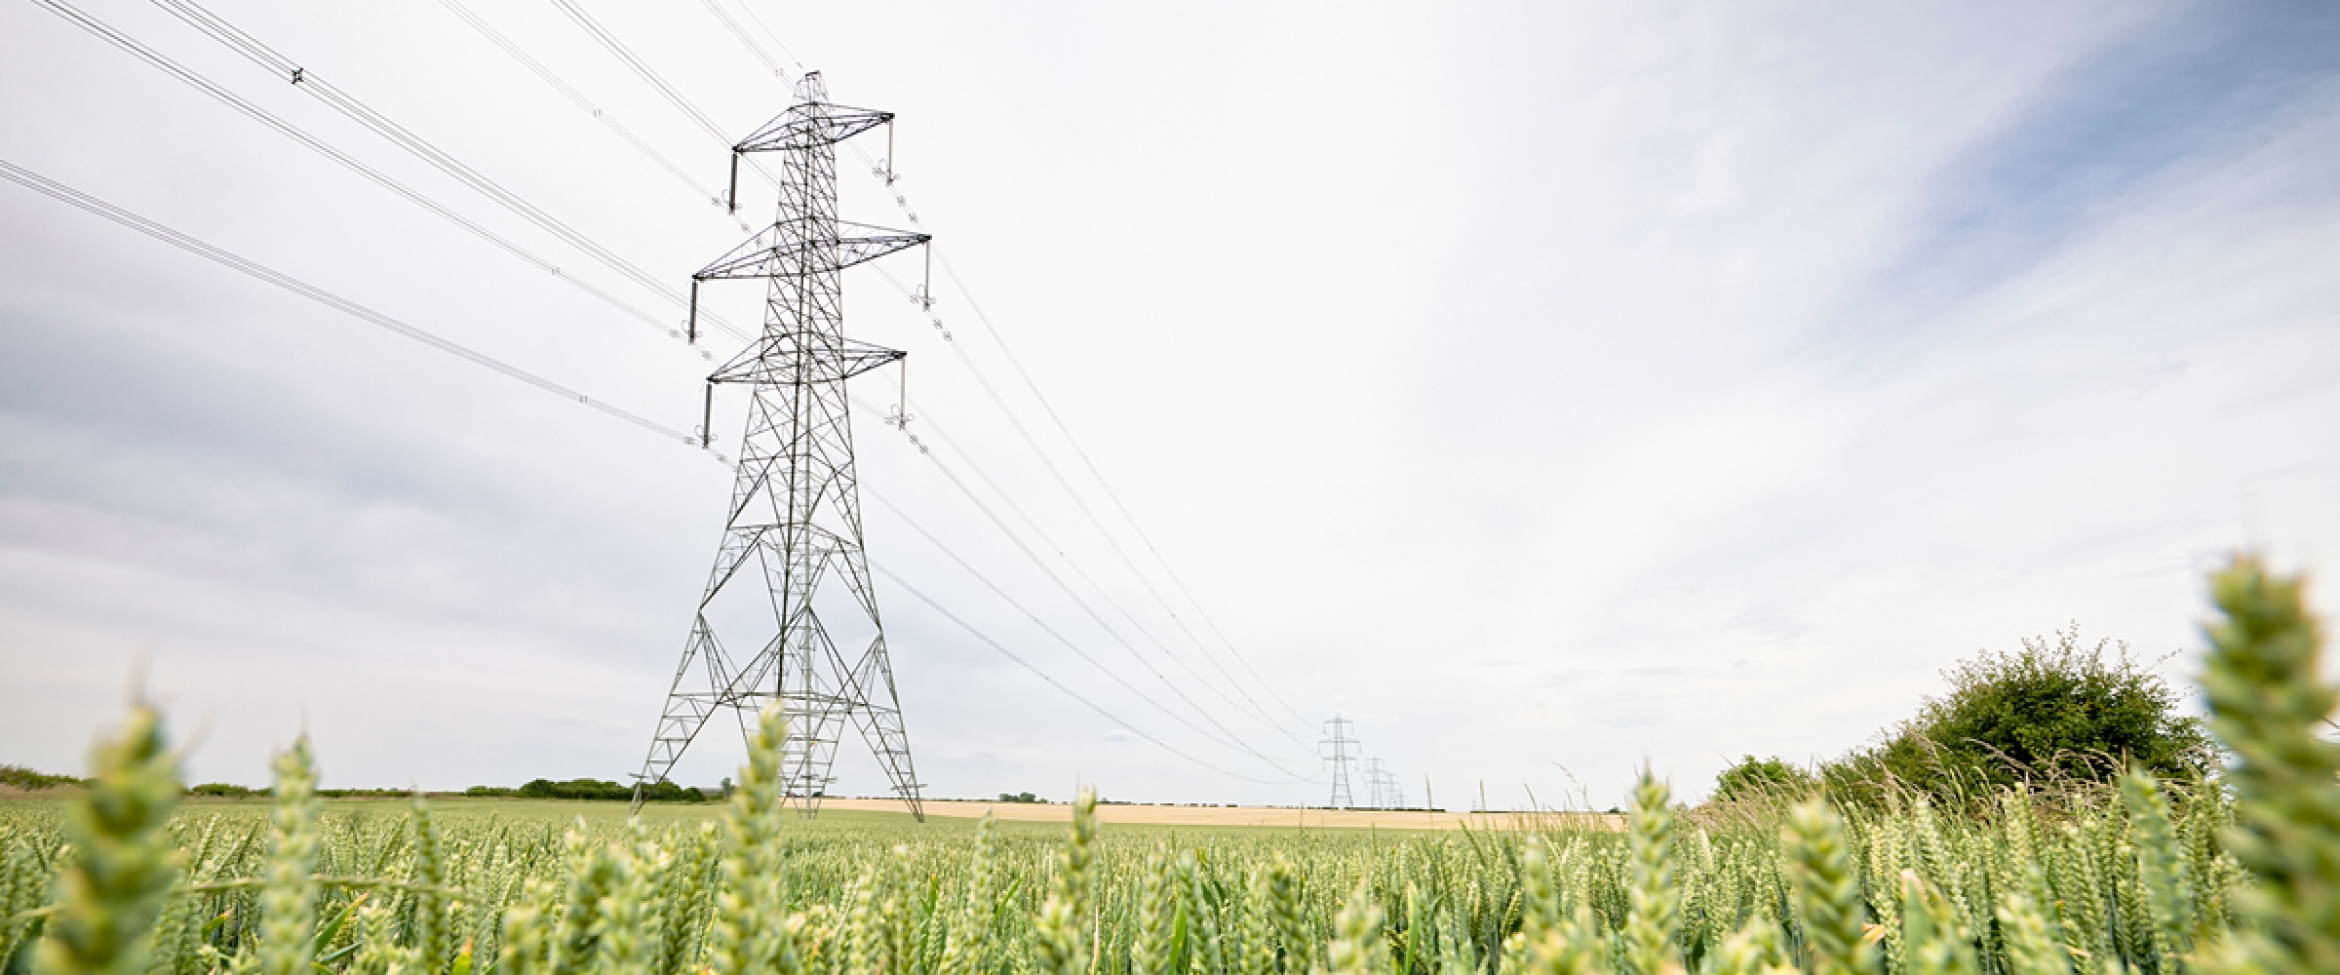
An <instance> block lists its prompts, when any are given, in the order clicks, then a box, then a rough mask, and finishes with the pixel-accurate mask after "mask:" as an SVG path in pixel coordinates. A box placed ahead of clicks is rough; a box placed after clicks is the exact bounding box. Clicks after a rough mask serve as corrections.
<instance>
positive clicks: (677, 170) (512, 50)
mask: <svg viewBox="0 0 2340 975" xmlns="http://www.w3.org/2000/svg"><path fill="white" fill-rule="evenodd" d="M439 3H440V5H442V6H444V7H446V8H447V9H448V11H450V12H452V13H453V14H454V15H455V16H457V17H459V18H462V20H463V22H464V23H465V24H467V25H469V26H470V27H471V29H472V30H474V31H477V32H478V33H479V35H480V36H482V37H485V38H487V39H488V41H489V42H490V43H493V44H494V45H495V46H496V47H497V48H499V49H501V50H502V51H503V52H504V53H505V54H507V55H510V56H511V58H512V60H514V61H518V62H520V66H521V67H524V68H527V69H528V70H529V72H530V73H532V74H534V75H536V77H537V79H538V80H540V81H542V82H544V83H545V84H547V85H551V86H552V89H553V90H554V91H557V92H559V93H561V96H562V97H564V98H567V99H568V100H569V101H570V102H572V103H574V104H575V105H576V106H577V107H578V108H581V109H584V110H585V112H586V114H588V115H591V116H592V117H593V119H594V121H597V122H600V123H601V124H603V125H606V126H609V129H610V131H612V132H615V133H617V134H618V136H619V137H620V138H623V139H625V140H626V144H627V145H630V146H633V147H634V151H636V152H639V153H641V154H642V155H643V156H644V157H646V158H648V159H649V160H650V161H652V162H655V163H657V164H658V165H659V166H660V167H661V168H663V169H665V170H666V171H667V172H668V173H671V174H673V176H674V178H675V179H678V180H681V181H682V183H683V185H685V186H688V187H690V188H691V189H692V191H694V192H696V193H697V194H698V195H699V198H700V199H702V200H705V201H707V202H708V203H709V204H710V205H712V206H714V207H716V208H718V209H720V208H722V207H724V206H725V205H726V204H725V202H724V199H723V194H721V193H718V192H716V191H715V190H713V189H711V188H709V187H707V186H705V185H702V184H701V183H700V182H699V181H698V180H697V179H695V178H693V177H692V176H691V174H690V173H688V172H686V171H684V170H683V168H682V166H681V165H680V164H677V163H676V162H675V161H674V160H672V159H668V158H667V157H666V154H665V153H663V152H659V151H658V150H657V149H656V148H654V147H652V146H651V145H650V144H649V143H648V142H644V141H642V137H641V136H638V135H635V134H634V130H632V129H629V128H626V127H625V126H624V125H623V124H620V123H619V122H618V120H617V116H616V115H613V114H610V113H609V112H606V111H603V110H602V108H601V106H599V105H596V104H594V103H593V101H592V100H591V99H589V98H586V97H585V95H584V94H583V93H582V92H579V91H578V90H577V89H576V88H575V87H574V86H572V85H570V84H569V83H568V82H566V81H563V80H561V77H560V76H559V75H556V74H554V73H553V72H552V69H551V68H547V67H545V66H544V63H543V62H541V61H538V60H537V59H535V58H534V57H531V56H529V54H528V52H527V51H525V50H522V49H521V48H520V45H518V44H514V43H512V40H511V38H508V37H505V36H504V34H503V32H501V31H498V30H496V29H495V28H494V27H493V26H490V25H489V24H488V22H487V21H485V20H481V19H480V17H479V15H478V14H475V13H472V12H471V8H469V7H466V6H464V5H463V3H462V0H439Z"/></svg>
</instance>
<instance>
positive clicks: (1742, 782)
mask: <svg viewBox="0 0 2340 975" xmlns="http://www.w3.org/2000/svg"><path fill="white" fill-rule="evenodd" d="M1819 786H1820V780H1819V779H1818V778H1817V777H1815V776H1814V775H1813V774H1812V773H1810V772H1808V771H1805V770H1804V769H1802V768H1800V767H1797V766H1794V765H1789V764H1788V763H1786V762H1784V761H1781V760H1780V759H1779V758H1778V757H1777V756H1774V757H1771V758H1756V757H1755V756H1753V755H1748V756H1746V757H1744V758H1741V759H1740V760H1739V761H1738V764H1735V765H1732V766H1731V767H1730V768H1727V769H1724V770H1722V774H1720V775H1717V776H1715V777H1714V801H1716V802H1746V801H1750V800H1763V799H1801V798H1803V797H1805V796H1808V795H1810V794H1811V793H1812V792H1813V790H1815V789H1817V788H1819Z"/></svg>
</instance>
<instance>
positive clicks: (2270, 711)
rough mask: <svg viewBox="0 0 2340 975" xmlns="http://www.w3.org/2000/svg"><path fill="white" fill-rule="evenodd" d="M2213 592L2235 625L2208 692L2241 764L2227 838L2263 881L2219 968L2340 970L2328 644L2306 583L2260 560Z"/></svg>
mask: <svg viewBox="0 0 2340 975" xmlns="http://www.w3.org/2000/svg"><path fill="white" fill-rule="evenodd" d="M2210 588H2211V595H2212V598H2213V599H2214V600H2215V601H2216V602H2217V604H2218V608H2219V610H2220V611H2221V612H2223V613H2224V614H2225V616H2226V620H2225V621H2224V622H2221V623H2213V624H2211V625H2210V626H2209V627H2208V633H2209V637H2210V646H2211V651H2210V658H2209V660H2208V662H2207V665H2206V667H2205V668H2204V670H2203V674H2202V689H2203V691H2204V692H2205V693H2206V695H2207V696H2208V697H2209V699H2210V728H2211V730H2212V731H2214V732H2216V733H2217V735H2218V739H2219V741H2221V742H2223V743H2224V744H2225V745H2226V747H2227V748H2229V749H2231V750H2232V751H2233V752H2234V757H2235V761H2234V765H2233V768H2232V769H2231V770H2230V771H2229V778H2228V781H2229V782H2231V783H2232V785H2233V787H2234V791H2235V796H2236V808H2235V820H2236V821H2235V825H2234V827H2233V828H2232V829H2230V830H2229V831H2228V832H2227V835H2226V843H2227V846H2228V849H2230V850H2232V851H2233V853H2234V855H2235V857H2236V858H2237V859H2239V860H2241V861H2242V864H2243V866H2245V867H2246V868H2248V869H2249V870H2250V872H2251V874H2252V875H2253V876H2254V877H2255V878H2256V879H2257V880H2258V883H2256V884H2253V885H2249V886H2246V887H2244V888H2243V889H2241V890H2238V891H2236V892H2235V894H2234V904H2235V908H2236V911H2237V913H2238V914H2240V916H2241V917H2240V919H2241V920H2242V921H2243V922H2244V923H2245V925H2246V927H2245V933H2243V934H2240V935H2238V936H2237V938H2236V944H2235V945H2233V946H2232V947H2231V949H2230V950H2225V951H2220V952H2216V953H2215V962H2214V964H2213V965H2212V966H2211V967H2213V968H2226V969H2228V970H2235V969H2243V968H2249V967H2262V968H2264V969H2266V970H2273V971H2297V972H2333V971H2340V784H2336V783H2335V781H2334V776H2335V774H2340V746H2336V745H2334V744H2332V743H2330V742H2327V741H2324V740H2323V739H2322V738H2321V737H2319V736H2318V735H2317V731H2318V729H2319V727H2320V726H2321V725H2322V723H2323V721H2324V720H2325V719H2326V718H2328V717H2330V716H2331V714H2332V706H2333V704H2334V702H2335V700H2336V699H2340V695H2335V694H2334V692H2333V689H2332V688H2331V687H2329V686H2326V685H2325V684H2324V682H2323V680H2322V679H2321V677H2320V676H2319V671H2318V668H2317V664H2318V657H2319V656H2321V651H2322V646H2321V644H2322V639H2321V637H2320V635H2319V634H2318V633H2317V632H2316V622H2315V620H2314V618H2312V617H2310V616H2309V615H2308V613H2307V610H2306V607H2305V606H2304V605H2303V604H2302V602H2301V599H2300V580H2299V579H2297V578H2290V579H2282V578H2276V577H2272V576H2269V575H2268V574H2267V572H2266V569H2265V568H2264V567H2263V566H2261V565H2260V564H2259V561H2258V560H2257V559H2256V558H2254V557H2251V556H2247V555H2246V556H2238V557H2236V559H2235V560H2234V564H2233V566H2231V567H2230V568H2228V569H2226V570H2225V571H2223V572H2220V573H2218V574H2216V575H2215V576H2213V577H2212V578H2211V586H2210ZM2253 962H2255V963H2256V965H2255V966H2254V965H2252V963H2253Z"/></svg>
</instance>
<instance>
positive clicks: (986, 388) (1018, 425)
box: [878, 245, 1308, 748]
mask: <svg viewBox="0 0 2340 975" xmlns="http://www.w3.org/2000/svg"><path fill="white" fill-rule="evenodd" d="M929 246H932V245H929ZM878 273H880V274H881V275H884V276H885V278H886V280H887V281H889V282H892V283H893V285H894V287H895V288H896V289H898V290H901V291H902V292H903V293H905V294H909V295H911V296H912V298H913V299H914V300H916V299H918V298H919V293H918V292H913V291H911V290H910V289H908V288H906V287H904V286H903V285H902V283H901V282H900V281H899V280H896V279H895V278H894V277H893V275H892V274H890V273H888V272H886V271H885V269H883V268H879V269H878ZM962 293H963V292H962ZM969 307H970V308H974V307H975V306H974V303H973V301H972V300H970V301H969ZM977 318H978V320H979V321H981V320H982V317H981V311H980V309H977ZM937 324H938V326H939V320H937ZM984 327H985V328H986V329H987V330H988V329H990V328H991V326H990V324H989V323H988V322H985V324H984ZM993 339H994V340H995V341H997V339H998V336H997V333H996V331H994V332H993ZM950 345H951V351H952V353H953V354H955V355H956V356H958V358H959V362H960V364H961V365H964V366H965V367H966V368H967V371H968V372H969V373H970V374H971V375H973V376H974V377H975V382H976V384H977V385H978V386H979V387H981V388H982V390H983V392H984V394H985V395H986V396H988V397H989V398H990V400H991V402H992V405H993V406H995V407H997V408H998V409H999V411H1000V413H1001V415H1003V416H1005V417H1006V418H1007V421H1008V424H1009V425H1010V426H1011V427H1013V428H1014V429H1015V431H1016V433H1017V435H1018V436H1020V437H1021V438H1022V439H1023V441H1024V444H1025V445H1026V446H1028V447H1030V448H1031V450H1032V453H1033V455H1034V456H1037V457H1039V458H1040V462H1041V464H1042V465H1043V466H1044V467H1046V468H1047V470H1048V472H1049V474H1050V475H1051V476H1052V477H1053V478H1054V479H1055V481H1056V484H1057V486H1058V487H1060V488H1062V489H1063V490H1064V492H1065V494H1066V495H1067V496H1069V497H1071V498H1072V500H1073V504H1074V505H1075V506H1076V507H1078V508H1080V510H1081V513H1082V514H1084V515H1087V516H1088V521H1089V524H1090V526H1091V527H1093V528H1095V529H1096V530H1097V533H1098V534H1099V535H1101V536H1103V537H1104V538H1105V541H1106V543H1107V544H1108V545H1109V546H1111V547H1112V548H1113V549H1114V552H1115V554H1116V555H1118V556H1119V557H1120V558H1121V562H1122V565H1123V566H1124V567H1126V568H1128V569H1129V571H1130V574H1131V575H1132V576H1134V577H1135V578H1136V579H1137V580H1138V584H1139V585H1140V586H1142V587H1144V588H1145V589H1146V590H1147V591H1148V593H1149V594H1150V595H1152V596H1153V598H1154V601H1155V604H1156V605H1159V606H1161V607H1162V609H1163V611H1164V612H1165V613H1167V614H1169V616H1170V618H1171V622H1172V623H1174V624H1176V625H1177V626H1178V627H1179V629H1180V631H1181V632H1183V633H1185V634H1186V638H1187V640H1188V641H1189V642H1192V643H1193V644H1194V645H1195V648H1196V649H1197V650H1200V651H1202V655H1203V659H1204V660H1205V661H1206V662H1208V663H1210V664H1211V666H1212V668H1213V669H1215V670H1217V671H1218V672H1219V675H1220V677H1222V678H1223V679H1225V680H1226V681H1227V683H1228V684H1229V685H1231V686H1233V687H1234V688H1235V691H1236V693H1237V694H1239V695H1241V696H1242V697H1243V699H1244V700H1245V701H1246V702H1248V703H1249V704H1250V705H1251V709H1252V710H1250V711H1248V712H1246V711H1244V708H1243V706H1242V705H1238V704H1236V703H1235V702H1234V701H1233V700H1230V699H1228V698H1227V696H1226V694H1225V693H1224V692H1221V691H1219V690H1218V688H1217V685H1215V684H1213V683H1211V682H1210V680H1209V679H1207V678H1205V677H1203V676H1202V675H1201V674H1199V673H1196V672H1195V671H1194V668H1192V667H1191V666H1188V665H1187V664H1186V662H1185V661H1184V660H1183V659H1182V658H1180V657H1179V656H1178V655H1177V654H1176V653H1175V652H1173V651H1171V650H1170V648H1169V647H1168V646H1167V645H1165V644H1163V643H1162V641H1161V640H1160V639H1158V638H1156V637H1154V635H1153V633H1152V631H1151V630H1148V629H1146V628H1145V627H1144V625H1143V624H1140V623H1138V622H1137V620H1136V618H1135V617H1134V616H1132V615H1131V614H1130V613H1129V611H1128V610H1127V609H1125V608H1123V607H1122V606H1121V604H1120V603H1119V602H1118V601H1115V600H1114V599H1113V597H1112V596H1110V595H1107V594H1106V593H1105V592H1104V590H1103V588H1102V587H1097V588H1098V593H1099V595H1101V596H1104V598H1105V600H1106V602H1107V603H1108V604H1109V605H1111V606H1113V608H1114V609H1115V610H1116V611H1118V612H1120V613H1121V614H1122V616H1123V617H1124V618H1126V619H1129V620H1130V622H1131V623H1132V625H1135V626H1137V627H1138V628H1139V630H1140V632H1142V633H1144V634H1145V636H1146V638H1147V639H1148V640H1151V641H1153V643H1154V645H1155V646H1157V647H1159V648H1161V650H1162V652H1163V653H1164V654H1165V655H1167V656H1169V657H1170V658H1171V660H1172V661H1173V662H1175V663H1177V664H1178V666H1179V667H1180V668H1181V669H1184V670H1185V671H1186V672H1187V673H1188V674H1190V675H1192V676H1193V677H1194V678H1195V680H1196V681H1198V682H1200V683H1201V684H1202V685H1203V686H1205V687H1207V688H1210V689H1211V692H1212V693H1214V694H1217V695H1219V698H1220V699H1221V700H1223V701H1226V702H1227V704H1228V706H1230V707H1233V708H1235V710H1236V711H1237V712H1239V713H1245V714H1246V715H1247V716H1249V717H1253V718H1257V719H1258V720H1260V721H1261V723H1263V724H1265V725H1267V726H1268V727H1269V728H1271V729H1274V730H1275V731H1276V732H1277V733H1278V734H1281V735H1283V736H1284V737H1285V738H1288V739H1291V741H1292V742H1293V744H1296V745H1299V746H1300V747H1302V748H1307V747H1308V743H1307V742H1304V741H1301V740H1300V738H1299V737H1298V736H1297V735H1294V734H1292V732H1291V730H1290V729H1289V728H1288V727H1286V726H1285V725H1283V724H1282V723H1281V722H1278V721H1276V720H1274V719H1273V718H1272V717H1271V716H1269V715H1268V714H1267V711H1266V709H1265V708H1263V707H1261V705H1260V704H1259V702H1258V701H1257V700H1256V699H1254V698H1253V697H1252V696H1251V694H1250V692H1249V691H1247V690H1245V689H1244V687H1243V684H1242V682H1241V681H1240V680H1238V679H1237V678H1236V677H1235V676H1234V675H1233V674H1230V673H1228V672H1227V670H1226V668H1225V667H1224V666H1221V665H1220V664H1219V663H1218V661H1217V660H1216V659H1215V658H1213V657H1212V656H1211V654H1210V650H1209V649H1208V648H1207V647H1206V646H1205V645H1204V644H1203V643H1202V641H1201V640H1200V639H1199V638H1197V637H1196V636H1195V634H1194V632H1193V631H1192V630H1190V629H1187V627H1186V624H1185V623H1184V622H1183V621H1181V620H1179V619H1178V614H1177V611H1176V610H1173V609H1171V608H1170V605H1169V603H1168V601H1167V600H1165V599H1164V598H1163V596H1162V594H1161V592H1160V591H1159V590H1157V589H1155V588H1154V586H1153V583H1152V582H1151V581H1150V580H1148V579H1147V578H1146V577H1145V575H1144V573H1142V572H1140V571H1138V568H1137V566H1136V564H1135V563H1133V562H1132V561H1131V560H1130V558H1129V555H1128V554H1127V553H1126V552H1125V551H1123V550H1122V549H1121V547H1120V543H1119V542H1118V541H1116V540H1115V539H1114V538H1113V536H1112V533H1111V532H1109V531H1107V530H1106V528H1105V526H1104V524H1103V523H1102V522H1101V521H1099V520H1098V519H1097V517H1096V515H1095V514H1094V513H1093V512H1091V511H1090V510H1089V508H1088V505H1087V503H1086V502H1084V501H1083V500H1082V499H1081V497H1080V495H1079V492H1078V491H1077V490H1076V489H1075V488H1074V487H1073V485H1072V482H1071V481H1070V480H1069V479H1068V478H1066V477H1065V476H1064V474H1063V472H1062V471H1061V470H1059V469H1058V468H1057V466H1056V464H1055V462H1054V461H1053V460H1051V459H1050V458H1049V456H1048V453H1047V451H1046V449H1045V448H1043V447H1042V446H1041V445H1040V442H1039V440H1038V438H1036V437H1034V436H1033V435H1032V433H1031V431H1030V430H1029V429H1027V428H1026V427H1025V426H1024V423H1023V421H1022V420H1021V419H1019V418H1017V416H1016V413H1015V410H1014V409H1013V408H1012V407H1010V406H1009V405H1008V402H1007V399H1006V398H1005V397H1004V396H1002V395H1000V392H999V390H998V389H997V388H996V387H994V386H993V385H992V383H991V378H990V377H989V376H988V375H987V374H986V373H985V372H984V370H983V368H982V366H981V365H979V364H978V363H977V362H976V361H975V360H974V358H973V357H972V356H970V355H969V354H968V352H967V350H966V349H965V347H963V346H961V345H960V344H958V343H955V342H954V343H950ZM1001 348H1002V351H1005V349H1006V346H1005V345H1004V343H1003V344H1002V346H1001ZM1010 361H1013V360H1012V357H1011V360H1010ZM1025 382H1026V384H1027V385H1029V384H1030V382H1031V380H1030V377H1028V376H1027V377H1025ZM1061 426H1062V424H1061V422H1060V423H1059V427H1060V428H1061ZM960 453H961V454H962V455H964V454H966V452H965V451H961V452H960ZM969 463H970V464H971V465H972V464H973V463H974V462H973V461H972V460H971V459H970V460H969ZM1093 470H1094V469H1093V468H1092V472H1093ZM980 473H981V472H980V469H979V468H978V474H980ZM985 480H986V481H989V480H990V478H989V477H988V476H985ZM1001 493H1002V495H1003V496H1004V494H1005V492H1001ZM1010 505H1011V506H1013V502H1012V501H1011V502H1010ZM1019 513H1020V512H1019ZM1125 514H1126V512H1125ZM1026 520H1027V521H1029V519H1028V518H1027V519H1026ZM1003 530H1004V529H1003ZM1042 534H1043V537H1044V538H1045V533H1042ZM1050 544H1052V545H1053V544H1054V543H1053V542H1051V543H1050ZM1059 551H1060V552H1061V551H1062V550H1061V547H1060V548H1059ZM1067 561H1070V560H1069V558H1068V560H1067ZM1075 571H1080V570H1079V569H1078V568H1077V567H1076V569H1075ZM1082 575H1083V578H1084V579H1086V578H1087V573H1085V572H1083V573H1082ZM1090 585H1091V586H1093V587H1095V586H1096V583H1095V582H1094V581H1093V580H1092V581H1090ZM1253 676H1254V677H1255V678H1256V677H1257V674H1256V672H1255V673H1254V675H1253ZM1263 683H1264V681H1263ZM1270 693H1271V694H1272V693H1273V690H1272V689H1271V690H1270ZM1279 702H1280V699H1279ZM1288 709H1289V708H1287V710H1288Z"/></svg>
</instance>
